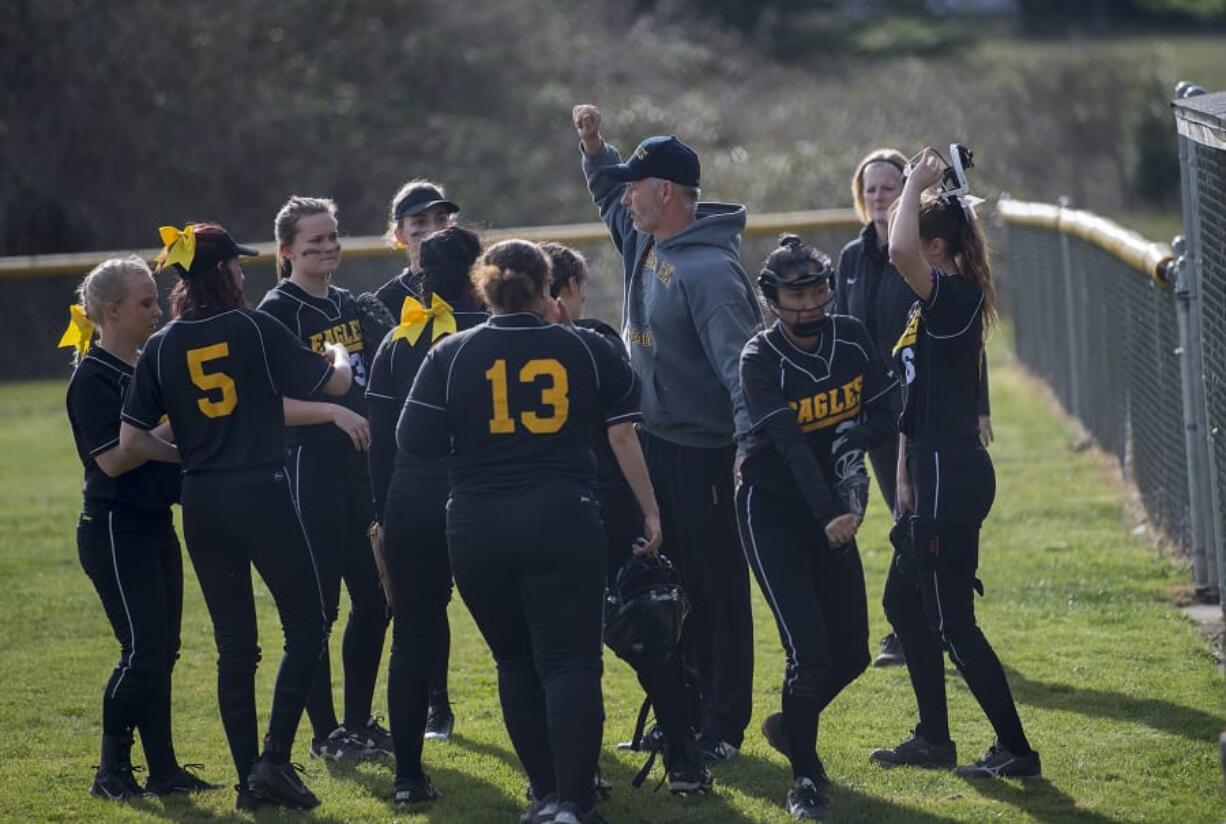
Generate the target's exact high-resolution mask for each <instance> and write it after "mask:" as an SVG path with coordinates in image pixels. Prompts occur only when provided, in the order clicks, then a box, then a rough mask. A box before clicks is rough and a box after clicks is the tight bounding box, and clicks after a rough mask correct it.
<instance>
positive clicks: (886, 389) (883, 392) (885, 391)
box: [864, 378, 898, 405]
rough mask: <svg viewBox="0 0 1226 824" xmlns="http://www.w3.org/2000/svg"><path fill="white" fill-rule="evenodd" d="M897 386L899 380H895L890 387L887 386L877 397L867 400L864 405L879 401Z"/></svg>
mask: <svg viewBox="0 0 1226 824" xmlns="http://www.w3.org/2000/svg"><path fill="white" fill-rule="evenodd" d="M896 386H898V378H894V380H892V381H890V385H889V386H887V387H886V388H885V389H882V390H881V391H880V392H878V393H877V394H876V395H873V396H872V397H871V398H869V399H867V400H866V401H864V403H865V404H866V405H867V404H870V403H872V402H873V401H875V400H877V399H878V398H880V397H881V396H882V395H884V394H885V393H887V392H889V391H890V390H891V389H893V388H894V387H896Z"/></svg>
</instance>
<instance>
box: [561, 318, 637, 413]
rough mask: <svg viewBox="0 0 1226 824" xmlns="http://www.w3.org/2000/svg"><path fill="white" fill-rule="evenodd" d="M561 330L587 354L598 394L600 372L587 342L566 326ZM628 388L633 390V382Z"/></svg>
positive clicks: (627, 393) (623, 396)
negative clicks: (579, 344) (572, 338)
mask: <svg viewBox="0 0 1226 824" xmlns="http://www.w3.org/2000/svg"><path fill="white" fill-rule="evenodd" d="M552 325H553V324H550V326H552ZM561 328H562V329H563V330H564V331H566V332H567V333H569V334H570V335H571V336H572V337H574V339H575V340H577V341H579V343H581V344H582V345H583V351H584V352H587V359H588V361H589V362H590V363H591V364H592V376H593V377H594V378H595V379H596V391H597V392H600V370H599V369H597V368H596V356H595V355H593V354H592V350H591V348H590V347H589V346H588V345H587V341H585V340H584V339H583V336H582V335H580V334H579V333H578V332H576V331H575V330H574V329H571V328H570V327H568V326H563V327H561ZM630 388H631V389H634V381H630ZM629 394H630V393H629V392H626V395H629ZM626 395H622V396H621V398H618V400H622V399H623V398H625V397H626Z"/></svg>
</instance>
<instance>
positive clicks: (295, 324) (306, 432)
mask: <svg viewBox="0 0 1226 824" xmlns="http://www.w3.org/2000/svg"><path fill="white" fill-rule="evenodd" d="M259 310H260V311H261V312H267V313H268V314H270V315H272V316H273V317H274V318H276V319H277V320H279V321H281V323H283V324H285V326H286V328H288V329H289V330H290V332H292V333H293V334H294V335H295V336H296V337H297V338H298V339H299V340H300V341H302V342H303V343H305V344H306V345H307V346H308V347H310V348H311V349H312V350H313V351H315V352H319V353H321V354H322V353H323V352H324V346H325V344H329V343H339V344H341V345H342V346H344V347H345V349H346V350H348V352H349V365H350V366H351V367H352V369H353V384H352V386H350V387H349V391H348V392H346V393H345V395H344V396H343V397H341V398H330V397H323V396H319V395H317V396H315V397H310V398H306V399H305V400H312V401H326V402H329V403H340V404H341V405H343V406H345V407H347V408H349V409H351V410H353V411H354V412H357V413H358V414H359V415H362V416H363V417H366V415H367V407H366V397H365V392H366V381H367V366H368V364H367V362H366V346H365V343H366V342H365V341H364V340H363V339H362V322H361V319H360V317H359V314H358V305H357V301H355V300H354V298H353V295H352V294H350V292H349V291H348V290H347V289H340V288H337V287H335V286H331V285H330V286H328V294H327V296H326V297H316V296H315V295H312V294H310V293H309V292H307V291H306V290H305V289H303V288H302V287H300V286H298V285H297V284H296V283H294V282H292V281H290V280H282V281H280V282H279V283H277V285H276V286H275V287H273V288H272V289H269V290H268V293H267V294H265V295H264V299H263V300H261V301H260V305H259ZM286 438H287V441H288V443H289V445H290V446H296V445H298V444H303V443H312V442H319V441H331V442H334V443H348V442H349V438H348V437H347V436H346V435H345V433H344V432H342V431H341V430H340V429H339V428H338V427H336V426H334V425H332V424H330V423H327V424H316V425H313V426H291V427H288V428H287V429H286Z"/></svg>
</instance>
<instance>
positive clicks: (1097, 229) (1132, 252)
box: [996, 197, 1173, 286]
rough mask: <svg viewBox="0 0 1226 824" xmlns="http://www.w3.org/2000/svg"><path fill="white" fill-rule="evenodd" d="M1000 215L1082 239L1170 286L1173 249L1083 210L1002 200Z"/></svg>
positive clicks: (998, 211) (999, 205) (998, 207)
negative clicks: (1169, 275)
mask: <svg viewBox="0 0 1226 824" xmlns="http://www.w3.org/2000/svg"><path fill="white" fill-rule="evenodd" d="M996 210H997V213H998V214H999V215H1000V216H1001V218H1002V219H1004V221H1005V222H1006V223H1012V224H1014V225H1018V226H1038V227H1041V228H1044V229H1052V230H1054V231H1057V232H1061V233H1063V234H1066V235H1071V236H1073V237H1078V238H1081V239H1082V240H1084V241H1087V242H1089V243H1092V244H1094V245H1095V246H1097V247H1098V248H1100V249H1103V250H1105V251H1107V252H1109V253H1110V254H1112V255H1114V256H1115V257H1117V258H1119V259H1120V260H1122V261H1124V262H1125V263H1127V264H1128V265H1129V266H1131V267H1132V268H1134V269H1136V270H1138V271H1140V272H1144V273H1145V274H1147V275H1149V277H1150V278H1152V279H1153V281H1154V282H1155V283H1156V284H1158V285H1159V286H1169V285H1170V284H1169V283H1168V281H1167V280H1166V270H1167V267H1168V266H1169V264H1170V262H1171V260H1172V259H1173V256H1172V254H1171V247H1170V246H1168V245H1166V244H1165V243H1154V242H1153V241H1150V240H1146V239H1145V238H1144V237H1142V236H1141V235H1139V234H1137V233H1136V232H1134V231H1132V230H1131V229H1125V228H1124V227H1123V226H1120V225H1119V224H1118V223H1115V222H1114V221H1111V220H1108V219H1107V218H1105V217H1101V216H1099V215H1096V214H1094V213H1093V212H1087V211H1085V210H1082V209H1065V208H1063V207H1061V206H1056V205H1053V204H1051V203H1029V202H1026V201H1022V200H1013V199H1011V198H1004V197H1002V198H1001V199H1000V200H999V201H998V202H997V204H996Z"/></svg>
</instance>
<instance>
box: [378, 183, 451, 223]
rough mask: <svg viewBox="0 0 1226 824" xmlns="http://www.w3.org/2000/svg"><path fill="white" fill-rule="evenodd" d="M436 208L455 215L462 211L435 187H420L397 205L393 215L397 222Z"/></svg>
mask: <svg viewBox="0 0 1226 824" xmlns="http://www.w3.org/2000/svg"><path fill="white" fill-rule="evenodd" d="M435 206H442V207H443V208H444V209H445V210H447V212H448V214H455V213H456V212H458V211H460V207H459V205H458V204H456V203H454V202H452V201H450V200H447V199H446V198H445V197H443V193H442V192H440V191H439V190H438V189H436V188H434V187H433V186H418V187H417V188H415V189H413V190H412V191H410V192H409V193H408V194H407V195H405V196H404V197H402V198H401V199H400V200H399V201H398V202H397V203H396V207H395V209H393V210H392V214H393V215H394V216H395V219H396V220H401V219H402V218H406V217H412V216H413V215H418V214H421V213H422V212H424V211H426V210H427V209H430V208H433V207H435Z"/></svg>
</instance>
